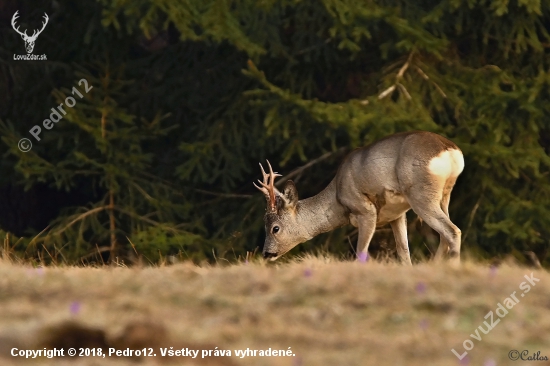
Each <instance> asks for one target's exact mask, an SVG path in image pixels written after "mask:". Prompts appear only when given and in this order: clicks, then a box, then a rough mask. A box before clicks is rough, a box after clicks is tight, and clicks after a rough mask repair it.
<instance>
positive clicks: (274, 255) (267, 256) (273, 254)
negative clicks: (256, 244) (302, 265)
mask: <svg viewBox="0 0 550 366" xmlns="http://www.w3.org/2000/svg"><path fill="white" fill-rule="evenodd" d="M277 256H278V255H277V253H271V252H264V258H265V259H270V258H276V257H277Z"/></svg>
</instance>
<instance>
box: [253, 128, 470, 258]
mask: <svg viewBox="0 0 550 366" xmlns="http://www.w3.org/2000/svg"><path fill="white" fill-rule="evenodd" d="M446 151H450V152H452V154H450V153H445V152H446ZM445 159H446V160H445ZM432 160H436V161H437V163H439V164H438V165H437V164H436V165H434V166H435V167H436V168H435V169H436V170H433V169H432V170H430V169H431V168H430V163H431V162H432ZM447 163H448V164H447ZM463 164H464V162H463V158H462V153H461V152H460V149H459V148H458V147H457V146H456V145H455V144H454V143H453V142H451V141H449V140H448V139H446V138H444V137H442V136H440V135H437V134H435V133H431V132H425V131H413V132H404V133H399V134H395V135H392V136H388V137H386V138H384V139H382V140H380V141H378V142H376V143H374V144H372V145H370V146H368V147H363V148H359V149H355V150H354V151H352V152H351V153H350V154H349V155H348V156H347V157H346V158H345V159H344V161H343V162H342V164H341V165H340V167H339V169H338V172H337V173H336V176H335V177H334V179H333V180H332V181H331V182H330V183H329V185H328V186H327V187H326V188H325V189H324V190H323V191H322V192H320V193H319V194H317V195H316V196H313V197H311V198H307V199H304V200H298V192H297V190H296V187H295V185H294V183H293V182H292V181H288V182H287V183H286V185H285V188H284V189H283V193H281V192H279V191H277V190H276V189H275V195H276V197H277V199H276V201H277V209H276V212H273V211H270V210H268V211H267V212H266V215H265V217H264V220H265V229H266V240H265V244H264V250H263V253H264V257H266V258H270V259H271V260H275V259H277V258H279V257H280V256H281V255H283V254H285V253H286V252H288V251H289V250H290V249H292V248H293V247H295V246H296V245H298V244H300V243H303V242H305V241H307V240H309V239H311V238H313V237H315V236H316V235H318V234H320V233H324V232H327V231H330V230H333V229H335V228H338V227H340V226H343V225H346V224H348V223H351V224H352V225H354V226H356V227H358V228H359V237H358V241H357V253H358V254H359V253H361V252H363V253H366V252H367V251H368V246H369V243H370V241H371V239H372V235H373V234H374V231H375V229H376V227H377V226H382V225H385V224H388V223H389V224H390V225H391V227H392V231H393V233H394V236H395V239H396V243H397V253H398V255H399V258H400V260H401V261H402V262H403V263H406V264H411V259H410V254H409V247H408V240H407V225H406V216H405V214H406V212H407V211H408V210H409V209H411V208H412V209H413V210H414V211H415V212H416V213H417V214H418V216H420V218H421V219H422V220H424V222H426V223H427V224H428V225H430V226H431V227H432V228H433V229H434V230H435V231H437V232H438V233H439V234H440V245H439V248H438V250H437V253H436V259H440V258H442V257H443V256H444V255H445V254H446V253H447V251H449V249H450V256H451V258H453V260H454V261H455V262H459V261H460V237H461V232H460V229H459V228H458V227H457V226H456V225H454V224H453V223H452V222H451V220H450V219H449V213H448V205H449V199H450V194H451V191H452V189H453V186H454V184H455V182H456V178H457V176H458V175H459V174H460V173H461V172H462V169H463ZM451 165H452V166H451ZM437 169H440V170H437ZM434 172H435V173H437V174H435V173H434ZM447 172H450V173H449V174H447ZM264 194H265V192H264ZM266 198H267V199H268V200H269V197H266ZM275 226H278V228H279V230H278V232H277V233H274V232H273V229H274V227H275Z"/></svg>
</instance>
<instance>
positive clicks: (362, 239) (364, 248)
mask: <svg viewBox="0 0 550 366" xmlns="http://www.w3.org/2000/svg"><path fill="white" fill-rule="evenodd" d="M351 216H352V218H351V219H352V220H351V221H352V222H353V221H355V222H356V223H357V227H358V229H359V237H358V238H357V257H358V258H359V257H360V256H361V253H365V254H364V255H366V254H368V251H369V244H370V241H371V239H372V236H373V235H374V230H376V209H375V210H374V212H369V213H365V214H360V215H351Z"/></svg>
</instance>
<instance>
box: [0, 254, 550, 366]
mask: <svg viewBox="0 0 550 366" xmlns="http://www.w3.org/2000/svg"><path fill="white" fill-rule="evenodd" d="M531 272H533V270H532V269H530V268H522V267H517V266H507V265H503V266H501V267H498V268H489V266H488V265H482V264H474V263H463V265H462V266H461V267H460V268H452V267H449V266H448V265H445V264H440V265H437V264H432V263H424V264H417V265H414V266H413V267H404V266H400V265H397V264H383V263H375V262H367V263H356V262H341V261H337V260H334V259H330V258H322V257H321V258H306V259H304V260H302V261H294V262H289V263H278V264H276V265H265V264H263V263H249V264H241V265H230V266H214V267H197V266H194V265H192V264H185V263H182V264H176V265H171V266H164V267H145V268H120V267H119V268H109V267H107V268H76V267H68V268H63V267H52V268H50V267H48V268H43V269H36V268H30V267H25V266H21V265H14V264H10V263H6V262H0V309H1V311H0V364H1V365H19V364H28V365H35V364H40V365H41V364H45V365H59V364H63V363H62V362H60V360H59V359H48V358H45V357H41V358H37V359H29V360H25V359H24V358H23V357H12V356H10V352H11V351H10V350H11V349H12V348H14V347H16V348H18V349H41V348H42V349H43V348H44V347H47V348H50V347H65V348H68V347H75V348H80V347H93V348H102V349H103V352H108V349H109V348H116V349H121V350H123V349H126V348H130V349H142V348H144V347H145V348H149V347H151V348H153V350H154V353H155V354H157V357H150V358H129V357H114V356H112V357H106V358H99V357H87V358H86V357H81V358H72V359H70V361H72V362H71V364H76V365H111V364H117V365H122V364H128V365H130V364H135V363H136V362H140V364H141V365H156V364H159V365H160V364H175V365H193V364H195V365H288V366H298V365H438V366H439V365H485V366H488V365H489V366H492V365H549V364H550V361H538V362H535V361H521V360H519V361H511V360H510V359H509V357H508V354H509V352H510V351H511V350H519V351H523V350H528V352H529V354H530V355H532V354H534V353H536V352H537V351H540V358H542V357H543V356H546V357H548V358H549V359H550V274H548V272H546V271H544V270H535V271H534V273H533V276H534V277H535V278H536V279H539V280H540V281H538V282H535V286H531V289H530V291H529V292H528V293H524V290H522V289H520V285H521V283H522V282H526V283H527V284H528V282H527V280H526V279H525V277H524V276H525V275H529V276H530V275H531ZM533 281H534V280H533ZM514 291H516V293H515V294H514V296H516V298H517V299H518V300H519V302H518V303H517V304H515V305H514V306H513V308H511V309H509V310H508V313H507V314H506V315H505V316H504V317H503V318H501V319H500V322H498V324H496V326H495V327H494V329H492V330H490V331H489V332H488V334H484V333H483V332H481V331H479V330H478V334H479V336H480V337H481V340H480V341H479V340H475V339H473V338H472V337H471V336H470V334H473V335H474V336H476V337H477V335H476V334H475V331H476V328H478V327H479V326H482V327H483V328H484V329H487V327H486V326H484V325H483V322H484V321H487V322H488V323H490V318H488V319H484V317H485V315H486V314H487V313H488V312H490V311H493V312H495V310H496V309H497V304H498V303H501V304H503V305H504V304H505V303H504V301H505V299H506V298H508V297H510V295H511V294H512V293H513V292H514ZM521 294H523V295H524V296H523V297H522V296H521ZM507 304H510V303H509V302H508V303H507ZM501 313H502V310H501ZM494 318H495V319H494V321H495V322H496V321H497V319H499V317H498V315H497V314H496V313H494ZM467 339H470V340H471V341H472V344H473V348H472V349H471V350H470V351H469V353H468V355H467V356H466V357H465V358H464V359H463V360H462V361H459V360H458V358H457V357H456V356H455V355H454V354H453V353H452V352H451V349H452V348H454V349H455V350H456V351H457V353H459V354H462V353H463V352H464V351H465V350H464V347H463V342H464V341H465V340H467ZM466 345H467V346H469V343H466ZM170 347H174V349H181V348H189V349H193V350H199V354H198V357H197V358H196V359H192V358H190V357H161V356H160V348H170ZM215 347H218V350H231V354H232V356H231V357H222V356H220V357H213V356H212V357H209V358H204V359H202V358H201V356H202V350H209V349H210V350H215ZM289 347H291V351H292V354H294V355H295V356H282V357H273V356H271V357H269V356H263V357H260V356H256V357H254V356H250V357H244V358H240V357H236V356H235V350H246V349H247V348H249V349H252V350H254V349H256V350H267V349H268V348H271V349H276V350H284V351H287V350H288V348H289Z"/></svg>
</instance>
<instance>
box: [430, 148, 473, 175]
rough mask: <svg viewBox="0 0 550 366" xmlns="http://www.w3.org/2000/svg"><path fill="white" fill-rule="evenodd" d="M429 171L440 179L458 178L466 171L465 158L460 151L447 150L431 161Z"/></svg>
mask: <svg viewBox="0 0 550 366" xmlns="http://www.w3.org/2000/svg"><path fill="white" fill-rule="evenodd" d="M428 169H429V171H430V173H432V174H434V175H437V176H440V177H458V175H459V174H460V173H462V170H464V157H463V156H462V153H461V152H460V150H445V151H443V152H441V153H440V154H439V155H437V156H436V157H434V158H433V159H432V160H430V163H429V164H428Z"/></svg>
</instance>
